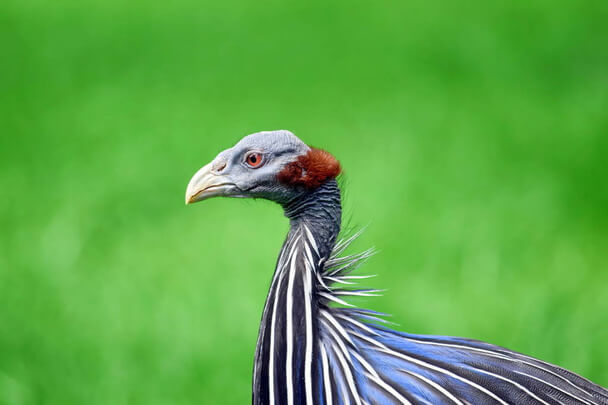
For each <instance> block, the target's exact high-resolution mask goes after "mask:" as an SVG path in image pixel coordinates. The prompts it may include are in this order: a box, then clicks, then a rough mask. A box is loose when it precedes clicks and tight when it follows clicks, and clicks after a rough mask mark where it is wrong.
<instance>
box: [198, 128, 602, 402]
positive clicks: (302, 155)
mask: <svg viewBox="0 0 608 405" xmlns="http://www.w3.org/2000/svg"><path fill="white" fill-rule="evenodd" d="M339 172H340V166H339V163H338V162H337V160H335V158H333V156H331V155H330V154H328V153H327V152H325V151H322V150H319V149H314V148H310V147H308V146H307V145H305V144H304V143H303V142H302V141H300V140H299V139H298V138H297V137H295V135H293V134H291V133H290V132H288V131H274V132H262V133H257V134H253V135H249V136H247V137H245V138H244V139H243V140H242V141H241V142H239V143H238V144H237V145H235V147H234V148H231V149H228V150H227V151H224V152H222V153H220V155H218V157H217V158H216V159H214V161H213V162H212V163H210V164H209V165H207V166H205V167H203V168H202V169H201V170H200V171H199V172H198V173H197V174H195V176H194V177H193V179H192V180H191V182H190V184H189V185H188V190H187V193H186V201H187V202H195V201H200V200H203V199H206V198H209V197H212V196H216V195H225V196H236V197H258V198H266V199H270V200H272V201H275V202H277V203H279V204H281V205H282V206H283V208H284V211H285V215H286V216H287V217H288V218H289V220H290V229H289V232H288V234H287V237H286V240H285V242H284V244H283V247H282V249H281V252H280V254H279V258H278V260H277V264H276V269H275V272H274V275H273V278H272V281H271V285H270V290H269V293H268V297H267V299H266V304H265V306H264V311H263V315H262V321H261V325H260V331H259V336H258V342H257V347H256V354H255V360H254V373H253V404H254V405H263V404H264V405H266V404H272V405H275V404H276V405H279V404H280V405H283V404H287V405H292V404H323V405H329V404H356V405H364V404H454V405H465V404H501V405H506V404H524V405H527V404H544V405H553V404H586V405H595V404H601V405H607V404H608V390H606V389H605V388H602V387H600V386H599V385H596V384H594V383H592V382H590V381H589V380H586V379H584V378H583V377H580V376H578V375H576V374H574V373H572V372H569V371H567V370H565V369H563V368H560V367H558V366H554V365H551V364H548V363H545V362H542V361H540V360H537V359H534V358H532V357H528V356H525V355H523V354H520V353H516V352H513V351H510V350H508V349H505V348H502V347H498V346H495V345H491V344H488V343H484V342H480V341H476V340H470V339H464V338H455V337H445V336H424V335H414V334H407V333H401V332H397V331H393V330H391V329H389V328H387V327H386V326H385V325H384V320H383V319H382V314H378V313H376V312H373V311H369V310H363V309H359V308H356V307H353V306H352V305H350V304H349V303H348V301H347V298H348V297H349V296H370V295H375V293H376V292H377V291H375V290H365V289H354V287H353V285H354V284H355V283H356V281H357V280H358V279H360V278H364V276H357V275H353V273H352V271H353V270H355V269H356V268H357V267H358V266H359V265H360V264H361V263H362V262H364V261H365V260H366V259H367V258H368V257H369V256H370V255H371V254H372V252H371V251H365V252H363V253H360V254H356V255H349V256H343V252H344V250H345V249H346V248H347V247H348V245H349V244H350V243H351V242H352V241H353V240H354V239H355V238H356V237H357V236H358V234H355V235H353V236H352V237H350V238H348V239H345V240H338V235H339V233H340V226H341V199H340V189H339V187H338V184H337V182H336V180H335V177H336V176H337V175H338V173H339Z"/></svg>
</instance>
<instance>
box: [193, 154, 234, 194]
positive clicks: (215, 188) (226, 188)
mask: <svg viewBox="0 0 608 405" xmlns="http://www.w3.org/2000/svg"><path fill="white" fill-rule="evenodd" d="M212 163H213V162H211V163H209V164H208V165H206V166H203V167H202V168H201V169H200V170H199V171H198V172H196V173H195V174H194V176H192V179H190V182H189V183H188V188H187V189H186V204H192V203H195V202H197V201H202V200H206V199H207V198H211V197H216V196H230V195H232V194H234V192H235V191H236V190H238V188H237V187H236V185H235V184H234V183H233V182H232V181H230V179H229V178H228V177H227V176H226V175H221V174H219V173H217V172H214V171H213V170H212Z"/></svg>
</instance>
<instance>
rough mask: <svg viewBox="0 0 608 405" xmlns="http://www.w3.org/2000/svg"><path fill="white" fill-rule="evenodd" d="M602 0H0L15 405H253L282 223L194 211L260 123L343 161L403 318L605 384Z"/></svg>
mask: <svg viewBox="0 0 608 405" xmlns="http://www.w3.org/2000/svg"><path fill="white" fill-rule="evenodd" d="M606 21H608V3H606V1H600V0H597V1H586V0H580V1H562V2H556V1H532V2H524V1H521V2H520V1H513V2H490V4H488V2H486V1H481V0H479V1H469V2H451V1H444V2H434V1H430V2H429V1H421V0H415V1H394V2H391V1H388V2H384V3H380V2H375V1H374V2H371V1H370V2H358V1H352V0H349V1H344V2H335V3H334V2H332V3H331V4H330V3H328V2H326V1H318V2H306V3H303V2H278V1H274V2H272V1H271V2H264V3H262V2H251V3H247V2H232V1H222V2H213V3H205V2H202V1H198V0H197V1H178V2H169V1H163V2H144V1H130V2H123V1H117V0H112V1H109V0H99V1H52V2H51V1H28V0H20V1H17V0H8V1H7V0H4V1H2V2H0V51H1V62H0V131H1V138H0V139H1V140H0V195H1V198H0V229H1V230H0V404H2V405H5V404H8V405H21V404H57V405H70V404H78V405H80V404H90V405H95V404H113V405H120V404H142V405H143V404H145V405H154V404H200V403H208V404H244V403H249V401H250V381H251V368H252V358H253V352H254V348H255V343H256V336H257V328H258V322H259V319H260V314H261V310H262V306H263V303H264V298H265V294H266V290H267V287H268V284H269V280H270V277H271V274H272V271H273V265H274V262H275V259H276V255H277V253H278V251H279V248H280V244H281V242H282V240H283V237H284V235H285V233H286V230H287V221H286V219H285V218H284V217H283V216H282V213H281V210H280V209H279V207H278V206H274V205H273V204H271V203H269V202H265V201H243V200H236V199H234V200H233V199H230V200H229V199H216V200H211V201H208V202H204V203H201V204H197V205H194V206H188V207H186V206H184V202H183V199H184V197H183V196H184V191H185V187H186V184H187V182H188V180H189V179H190V177H191V175H192V174H193V173H194V172H195V171H196V170H197V169H198V168H199V167H201V166H202V165H203V164H205V163H207V162H208V161H210V160H211V159H212V158H213V157H215V155H216V154H217V153H218V152H220V151H221V150H223V149H225V148H227V147H230V146H232V145H233V144H234V143H235V142H236V141H238V140H239V139H240V138H241V137H242V136H243V135H245V134H248V133H251V132H256V131H259V130H266V129H279V128H285V129H290V130H292V131H294V132H295V133H296V134H297V135H299V136H300V137H301V138H302V139H303V140H304V141H305V142H307V143H309V144H312V145H315V146H318V147H322V148H325V149H327V150H329V151H331V152H333V153H334V154H335V155H336V156H337V157H338V158H339V159H340V160H341V162H342V164H343V167H344V171H345V175H344V180H343V185H344V187H345V219H346V222H347V223H348V224H349V225H350V226H351V227H354V228H357V227H359V226H364V225H367V224H369V227H368V230H367V231H366V232H365V234H364V235H363V236H362V237H361V239H360V240H359V241H358V242H357V244H356V248H357V249H364V248H367V247H369V246H372V245H373V246H375V247H376V248H377V249H378V250H379V254H378V255H376V256H375V257H374V258H372V259H371V260H370V262H369V263H368V264H367V265H366V266H365V268H364V269H363V271H364V272H367V273H372V274H378V277H376V278H374V279H372V280H371V281H370V282H369V283H368V285H370V286H373V287H381V288H382V287H388V291H387V292H386V293H385V295H384V296H383V297H382V298H374V299H369V300H365V301H358V303H359V304H361V305H363V306H367V307H371V308H373V309H376V310H381V311H384V312H389V313H392V314H393V315H394V317H393V320H394V321H395V322H397V323H399V324H400V325H401V326H399V328H400V329H402V330H406V331H409V332H415V333H429V334H446V335H458V336H466V337H472V338H477V339H482V340H487V341H491V342H493V343H496V344H500V345H503V346H507V347H509V348H512V349H515V350H518V351H522V352H525V353H527V354H530V355H533V356H535V357H539V358H541V359H543V360H546V361H549V362H553V363H557V364H559V365H562V366H564V367H566V368H569V369H572V370H573V371H576V372H578V373H581V374H582V375H583V376H586V377H588V378H590V379H592V380H594V381H596V382H597V383H599V384H600V385H603V386H607V385H608V343H607V342H608V327H607V326H606V325H607V323H608V186H607V182H606V176H607V174H608V169H607V168H606V167H607V162H606V159H607V155H608V45H607V44H608V25H607V24H606Z"/></svg>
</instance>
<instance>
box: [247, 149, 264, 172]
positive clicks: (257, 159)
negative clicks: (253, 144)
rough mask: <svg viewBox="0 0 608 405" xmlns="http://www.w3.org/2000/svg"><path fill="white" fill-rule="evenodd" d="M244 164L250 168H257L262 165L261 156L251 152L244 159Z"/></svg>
mask: <svg viewBox="0 0 608 405" xmlns="http://www.w3.org/2000/svg"><path fill="white" fill-rule="evenodd" d="M245 162H246V163H247V165H248V166H249V167H251V168H254V169H255V168H258V167H260V166H261V165H262V154H261V153H258V152H251V153H249V154H248V155H247V156H246V157H245Z"/></svg>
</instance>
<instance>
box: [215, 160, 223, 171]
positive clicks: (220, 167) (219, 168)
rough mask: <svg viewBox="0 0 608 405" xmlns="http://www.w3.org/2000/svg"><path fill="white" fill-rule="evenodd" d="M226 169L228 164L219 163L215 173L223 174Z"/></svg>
mask: <svg viewBox="0 0 608 405" xmlns="http://www.w3.org/2000/svg"><path fill="white" fill-rule="evenodd" d="M225 168H226V162H219V163H218V164H217V165H216V166H215V171H216V172H218V173H219V172H221V171H222V170H224V169H225Z"/></svg>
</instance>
